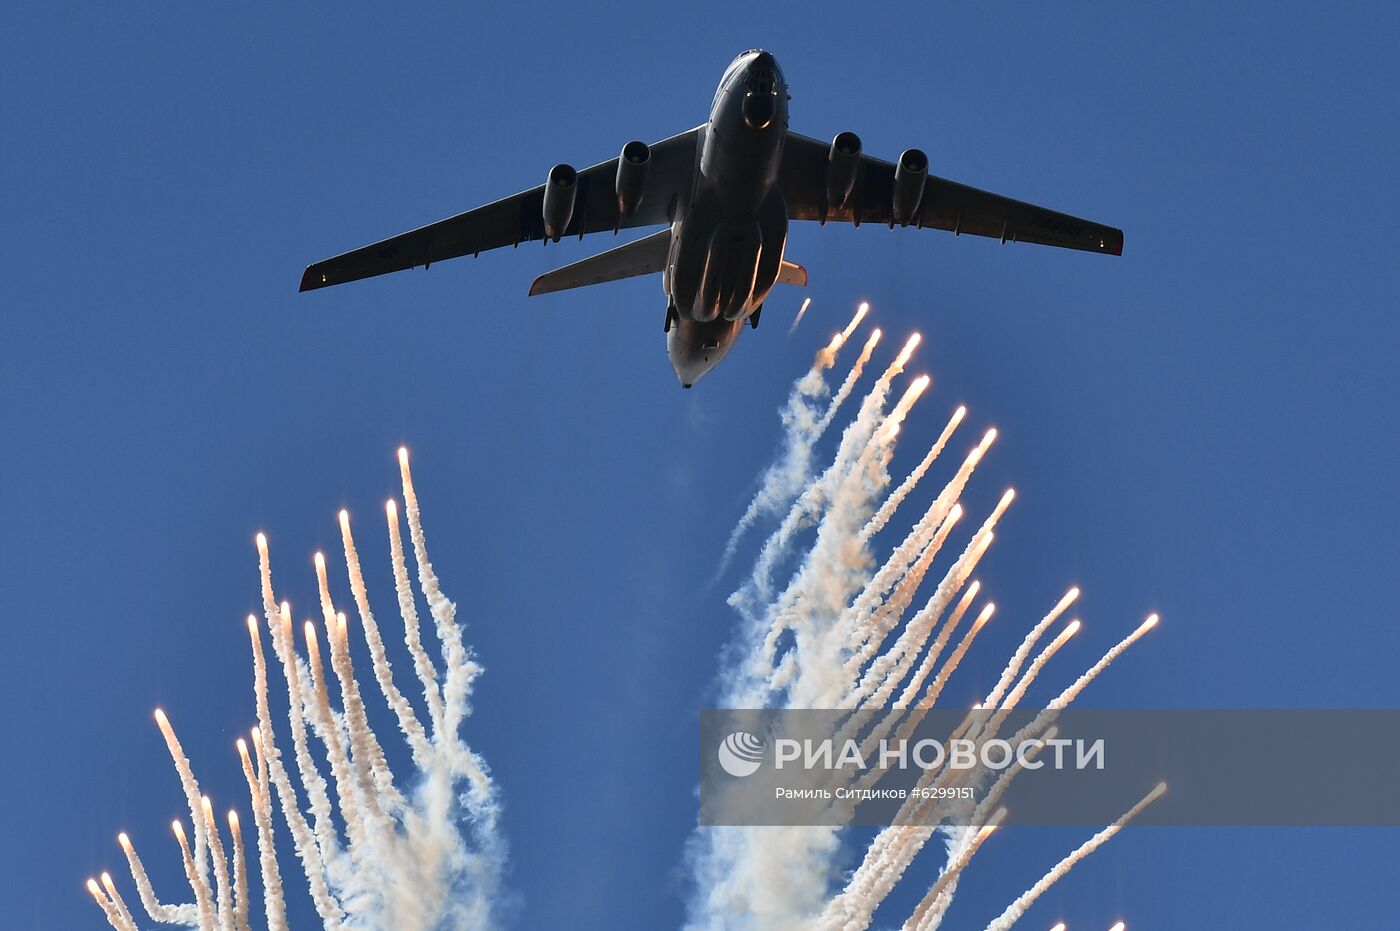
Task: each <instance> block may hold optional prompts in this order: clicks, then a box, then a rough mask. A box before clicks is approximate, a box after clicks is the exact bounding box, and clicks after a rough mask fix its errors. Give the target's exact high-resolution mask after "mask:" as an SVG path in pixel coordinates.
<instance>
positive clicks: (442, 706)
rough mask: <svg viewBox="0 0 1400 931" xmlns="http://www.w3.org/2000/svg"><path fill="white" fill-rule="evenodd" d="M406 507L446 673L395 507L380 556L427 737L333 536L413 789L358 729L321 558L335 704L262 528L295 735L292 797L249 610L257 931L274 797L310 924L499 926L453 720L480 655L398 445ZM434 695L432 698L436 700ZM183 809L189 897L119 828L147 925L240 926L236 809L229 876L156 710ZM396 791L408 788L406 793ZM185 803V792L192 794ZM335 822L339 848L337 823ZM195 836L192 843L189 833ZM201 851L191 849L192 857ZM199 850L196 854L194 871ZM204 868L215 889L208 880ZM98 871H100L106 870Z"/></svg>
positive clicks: (274, 898) (274, 899) (272, 859)
mask: <svg viewBox="0 0 1400 931" xmlns="http://www.w3.org/2000/svg"><path fill="white" fill-rule="evenodd" d="M399 458H400V474H401V477H402V480H403V489H404V499H405V503H406V507H405V510H406V512H407V514H408V522H409V528H410V532H411V534H412V537H413V542H414V551H415V556H416V562H417V566H418V575H419V583H420V589H421V592H422V594H423V596H424V597H425V599H426V600H427V602H428V605H429V608H430V613H431V615H432V617H433V620H434V623H435V625H436V628H437V633H438V640H439V642H440V643H441V644H442V648H443V674H442V676H441V677H439V676H438V674H437V671H436V668H435V666H434V664H433V662H432V660H431V659H430V658H429V657H428V656H427V654H426V651H425V650H424V648H423V646H422V642H421V638H420V635H419V631H418V625H417V608H416V606H415V604H414V593H413V590H412V587H411V584H410V583H409V581H408V569H407V565H406V563H405V560H404V554H403V547H402V541H401V539H400V538H399V534H398V523H397V514H396V511H395V509H394V507H393V506H392V503H391V505H390V506H389V508H388V515H389V518H390V524H389V536H390V548H391V551H392V552H391V560H392V562H393V565H394V571H395V588H396V590H397V594H398V598H399V608H400V614H401V615H403V617H404V622H405V634H404V636H405V642H406V643H407V644H408V647H409V652H410V654H411V655H412V657H413V660H414V670H415V672H416V673H417V674H418V675H419V678H420V680H422V682H423V684H424V695H425V701H426V703H427V704H428V706H429V715H430V718H431V720H432V722H433V734H432V736H431V737H429V735H428V734H426V733H425V732H424V731H423V728H422V726H421V724H419V723H418V720H417V717H416V713H415V712H414V710H413V708H412V705H411V704H410V703H409V702H408V700H407V699H406V698H405V697H404V696H403V695H402V693H400V692H398V690H397V688H396V687H395V686H394V684H393V681H392V670H391V667H390V664H389V661H388V656H387V651H386V650H385V648H384V643H383V639H382V636H381V635H380V633H379V629H378V627H377V625H376V623H375V621H374V619H373V614H372V611H371V608H370V604H369V598H368V593H367V591H366V589H365V584H364V578H363V575H362V573H361V569H360V563H359V552H358V550H357V549H356V547H355V543H354V541H353V539H352V538H351V537H350V534H349V525H348V517H347V515H345V514H344V513H343V512H342V515H341V530H342V542H343V543H344V545H345V549H346V571H347V575H348V576H349V583H350V588H351V591H352V594H353V596H354V598H355V601H356V606H357V608H358V610H359V616H360V618H361V625H362V627H363V628H364V630H365V638H366V641H367V644H368V647H369V652H370V659H371V664H372V666H373V667H374V668H373V673H374V676H375V681H376V682H377V684H378V685H379V690H380V692H381V693H382V694H383V696H384V699H385V702H386V705H387V706H388V707H389V709H390V710H391V711H392V712H394V714H395V715H396V717H397V720H398V723H399V729H400V731H401V732H402V733H403V735H404V739H405V742H406V743H407V744H408V745H409V750H410V752H411V755H412V758H413V761H414V769H415V774H414V778H413V780H412V782H411V783H410V784H409V785H408V786H406V787H405V786H403V785H401V784H399V783H396V781H395V780H394V778H393V774H392V773H391V772H390V770H389V767H388V763H387V760H386V757H385V754H384V750H383V747H382V746H381V745H380V743H379V738H378V736H377V735H376V734H375V733H374V731H373V729H372V728H371V727H370V726H369V717H368V713H367V709H366V707H365V704H364V699H363V697H362V695H361V692H360V686H359V682H358V680H357V679H356V677H355V670H354V666H353V662H352V660H351V654H350V643H349V634H348V624H347V622H346V619H345V615H344V614H340V613H337V612H336V611H335V606H334V604H333V603H332V601H331V597H330V588H329V581H328V578H327V573H326V567H325V561H324V559H322V558H320V556H319V554H318V556H317V559H316V569H317V585H318V589H319V593H320V601H321V607H322V614H323V617H324V618H325V620H326V631H325V633H326V637H327V648H328V650H329V653H330V656H329V661H330V666H331V669H332V670H333V671H334V673H335V676H336V680H337V684H338V685H339V697H340V702H341V705H342V707H341V709H340V710H339V711H337V709H336V708H335V707H333V705H332V696H331V692H330V689H329V687H328V678H327V676H328V673H327V670H326V669H325V668H324V665H323V663H322V658H321V647H320V643H319V640H318V638H317V629H316V627H315V626H313V625H312V624H311V623H310V622H307V625H306V633H307V640H306V650H307V656H306V657H305V658H303V657H302V656H301V655H299V654H298V653H297V652H296V649H295V644H294V642H293V637H292V622H291V610H290V606H289V605H287V604H286V603H285V602H283V603H281V604H278V603H277V601H276V598H275V594H274V590H273V586H272V578H271V567H270V560H269V556H268V551H267V541H266V538H265V537H263V536H262V535H261V534H259V535H258V564H259V576H260V580H261V589H262V595H263V601H264V611H265V613H266V614H267V621H268V626H269V630H270V632H271V634H272V640H273V647H274V650H275V652H276V653H277V659H278V661H279V665H280V667H281V670H282V673H283V676H284V680H285V682H286V685H287V700H288V704H287V709H286V710H287V721H288V725H289V728H290V731H289V732H290V733H291V735H292V743H293V750H294V757H295V760H296V764H297V775H298V776H299V777H300V782H301V791H302V792H303V793H305V799H304V803H305V805H306V810H307V811H308V812H309V813H310V821H308V818H307V815H306V814H304V813H303V809H302V801H301V799H299V797H298V791H297V788H296V787H295V786H294V785H293V784H292V780H291V777H290V775H289V774H288V772H287V769H286V767H285V766H284V765H283V764H282V762H281V754H280V751H279V750H278V748H277V745H276V743H275V738H274V732H273V723H272V713H271V708H270V704H269V699H268V676H267V663H266V658H265V656H264V654H263V650H262V639H261V637H260V636H259V624H258V621H257V619H256V618H254V617H250V618H249V619H248V631H249V639H250V643H251V645H252V658H253V692H254V705H255V709H256V714H257V719H258V726H257V727H256V728H254V729H253V749H254V750H255V751H256V765H255V764H254V758H253V756H250V754H249V749H248V745H247V743H246V742H245V741H244V740H242V739H240V740H238V741H237V743H236V746H237V749H238V757H239V765H240V767H241V769H242V772H243V776H244V780H245V782H246V783H247V784H248V793H249V797H250V799H251V803H252V811H253V820H254V823H255V825H256V828H257V833H256V843H257V847H258V850H257V855H258V862H259V868H260V872H261V877H262V897H263V906H264V907H263V912H264V914H265V918H266V927H267V928H268V931H287V916H286V904H285V900H284V896H283V884H282V877H281V872H280V869H279V865H278V859H277V851H276V832H275V830H274V826H273V817H274V810H273V805H272V793H273V791H276V792H277V795H278V797H279V799H280V801H281V809H282V815H283V819H284V821H285V822H286V824H287V827H288V829H289V831H290V833H291V836H292V840H293V843H294V847H295V849H296V853H297V856H298V859H299V860H300V861H301V865H302V869H303V872H304V874H305V876H306V881H307V891H308V892H309V893H310V895H311V899H312V903H313V905H314V906H315V908H316V911H317V914H318V915H319V916H320V917H321V922H322V924H323V926H324V927H326V928H328V929H348V928H365V929H385V928H390V927H392V928H395V929H403V931H468V929H479V928H491V927H495V926H496V925H497V924H498V908H499V902H500V891H499V890H500V883H501V876H502V871H503V868H504V857H505V847H504V843H503V842H502V841H501V840H500V838H499V836H498V834H497V826H496V823H497V819H498V817H499V803H498V802H497V800H496V792H495V787H494V785H493V784H492V782H491V780H490V777H489V775H488V774H487V771H486V768H485V765H484V763H482V761H481V759H480V758H479V757H478V756H477V755H476V753H475V752H474V751H472V750H471V748H470V747H468V746H467V744H466V743H465V742H464V740H463V739H462V735H461V733H460V731H461V727H462V723H463V721H464V719H465V718H466V716H467V715H468V714H469V713H470V711H471V705H470V698H471V687H472V681H473V679H474V678H475V676H476V675H477V674H478V673H479V672H480V666H479V665H478V664H477V662H476V660H475V658H474V657H473V656H472V653H471V650H470V649H469V648H468V647H467V646H466V644H465V642H464V641H463V639H462V635H461V630H460V627H459V626H458V624H457V621H456V616H455V607H454V606H453V605H452V602H451V601H449V600H448V599H447V597H446V596H445V595H444V594H443V592H442V589H441V586H440V583H439V581H438V578H437V575H436V573H435V572H434V571H433V568H432V566H431V564H430V563H429V562H428V557H427V548H426V542H425V539H424V533H423V527H422V521H421V515H420V510H419V505H418V499H417V495H416V494H415V492H414V489H413V484H412V477H411V475H410V473H409V471H408V461H407V453H406V452H405V451H402V450H401V451H400V457H399ZM435 706H436V707H435ZM156 719H157V724H158V725H159V726H160V728H161V731H162V734H163V736H164V737H165V740H166V745H167V748H168V749H169V750H170V753H171V758H172V760H173V761H174V763H175V768H176V771H177V774H178V775H179V777H180V783H181V787H182V789H183V790H184V793H185V795H186V796H187V801H190V803H191V806H192V815H193V824H194V829H195V839H196V846H194V847H193V849H192V848H191V845H190V843H189V842H188V840H187V839H186V837H185V833H184V828H183V827H182V825H181V823H180V822H178V821H177V822H175V823H174V830H175V833H176V838H177V840H178V841H179V844H180V848H181V859H182V862H183V864H184V867H185V875H186V880H187V881H188V883H189V884H190V888H191V890H192V891H193V893H194V898H195V902H194V903H193V904H190V905H174V906H171V905H163V904H161V903H160V902H159V901H158V900H157V898H156V896H155V891H154V889H152V888H151V884H150V880H149V878H148V877H147V876H146V872H145V869H144V867H143V866H142V864H141V862H140V860H139V858H138V857H137V856H136V852H135V849H134V848H133V847H132V845H131V842H130V839H129V838H128V837H127V836H126V835H125V834H121V835H119V841H120V843H121V846H122V849H123V851H124V852H125V854H126V857H127V862H128V865H129V866H130V867H131V872H132V877H133V879H134V881H135V883H136V888H137V890H138V892H139V893H140V896H141V900H142V903H143V904H144V905H145V906H146V909H147V911H148V912H149V913H150V915H151V917H152V919H153V920H156V921H159V922H162V923H183V924H186V925H188V926H198V927H199V928H200V929H201V931H251V929H252V923H251V921H250V916H251V912H252V907H253V906H252V901H251V899H250V897H249V896H250V893H249V879H248V867H247V862H246V861H247V854H248V851H247V849H246V843H247V841H248V840H249V839H248V838H245V837H244V835H243V833H242V829H241V825H240V824H239V821H238V817H237V815H236V814H235V813H234V812H230V813H229V831H230V837H231V839H232V847H231V854H232V861H233V865H232V871H231V872H230V868H229V860H228V858H227V856H226V849H225V847H224V844H223V841H222V839H221V834H220V831H219V827H218V824H217V822H216V820H215V818H214V813H213V807H212V805H211V804H210V802H209V800H208V799H207V798H205V797H203V796H200V795H199V794H198V793H199V787H198V783H197V782H196V780H195V777H194V771H193V768H192V767H191V766H190V763H189V760H188V759H187V758H186V757H185V754H184V750H183V748H182V747H181V745H180V743H179V740H178V739H177V738H176V736H175V732H174V729H173V728H172V727H171V726H170V723H169V721H168V719H166V717H165V714H164V713H163V712H161V711H157V713H156ZM308 731H312V732H314V734H315V736H316V737H317V738H319V739H320V740H321V742H322V744H323V747H324V750H325V754H326V763H327V764H328V765H329V767H330V769H331V772H332V776H333V777H334V781H335V788H336V797H337V801H338V805H337V806H336V807H335V808H332V806H331V802H330V793H329V787H328V786H327V784H326V781H325V778H324V777H323V776H322V775H321V773H320V771H319V770H318V767H317V762H316V758H315V756H314V755H313V753H312V748H311V747H310V741H309V737H308ZM405 788H406V789H407V791H405ZM191 800H193V801H191ZM337 817H339V819H340V820H341V823H343V825H344V832H345V843H344V844H342V842H341V839H340V834H339V829H338V827H337V823H336V818H337ZM201 838H202V839H203V842H204V846H203V847H202V848H201V847H200V846H199V842H200V839H201ZM201 850H202V852H201ZM201 861H203V864H202V868H201ZM211 876H212V881H213V888H211V887H210V879H211ZM104 882H105V880H104ZM93 888H95V889H97V892H96V894H95V895H94V898H95V899H96V900H97V902H98V904H99V905H100V906H101V907H102V908H103V913H104V915H105V916H106V917H107V918H108V922H109V924H112V926H113V927H115V928H118V929H119V931H135V925H134V923H132V922H131V921H130V920H129V916H127V915H125V914H124V913H123V911H122V910H123V908H124V904H123V903H121V899H120V896H119V895H118V894H117V893H116V891H115V886H113V887H112V890H111V891H109V892H106V893H104V892H103V891H102V888H101V887H100V886H97V885H96V883H95V882H94V884H93Z"/></svg>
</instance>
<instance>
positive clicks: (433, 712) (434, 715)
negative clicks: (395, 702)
mask: <svg viewBox="0 0 1400 931" xmlns="http://www.w3.org/2000/svg"><path fill="white" fill-rule="evenodd" d="M384 513H385V516H386V517H387V518H388V522H389V558H390V561H391V562H392V563H393V565H394V593H395V594H396V595H397V596H398V599H399V616H400V617H402V618H403V632H404V634H403V635H404V645H405V646H407V647H408V652H409V654H410V655H411V656H412V657H413V671H414V672H415V673H417V675H418V681H419V683H420V684H421V685H422V686H423V701H424V702H426V703H427V705H428V718H429V720H431V721H432V722H433V738H434V739H440V738H441V736H442V733H443V728H444V724H443V709H442V690H441V689H440V688H439V687H438V672H437V667H436V666H435V665H433V660H432V657H430V656H429V655H428V651H427V650H425V649H424V648H423V638H422V634H421V632H420V628H419V622H418V606H417V605H416V604H415V603H414V601H413V584H412V583H411V582H410V581H409V580H408V564H407V563H406V562H404V557H403V537H402V536H401V534H400V532H399V509H398V505H396V504H395V503H394V499H393V498H390V499H389V500H388V501H386V502H385V503H384Z"/></svg>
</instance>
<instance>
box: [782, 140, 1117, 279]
mask: <svg viewBox="0 0 1400 931" xmlns="http://www.w3.org/2000/svg"><path fill="white" fill-rule="evenodd" d="M829 164H830V146H828V144H827V143H825V142H821V141H820V140H817V139H812V138H810V137H807V136H799V135H797V134H795V133H789V134H788V137H787V140H786V142H785V145H784V149H783V165H782V171H781V175H780V180H779V183H780V185H781V186H782V189H783V196H784V197H785V198H786V199H787V204H788V216H789V217H790V218H792V219H794V220H817V221H820V222H826V221H837V222H842V223H855V224H856V225H859V224H861V223H884V224H890V225H892V224H893V223H894V222H895V220H894V217H895V213H894V210H895V208H894V202H895V166H894V164H893V163H892V162H887V161H884V160H882V159H877V158H870V157H869V156H866V155H861V156H859V163H858V165H857V167H856V172H855V183H854V186H853V187H852V189H851V192H850V195H849V196H848V197H847V198H846V200H845V202H844V203H841V204H834V203H831V202H830V200H831V199H830V198H829V196H828V172H829V167H828V166H829ZM908 221H909V222H908V225H910V226H916V227H919V228H921V229H923V228H929V229H940V230H947V231H949V232H951V233H955V234H959V235H960V234H962V233H971V234H972V235H974V236H990V237H993V238H996V239H1000V240H1001V241H1002V242H1029V243H1037V244H1039V245H1045V246H1059V247H1061V248H1065V249H1080V250H1083V251H1086V252H1100V253H1104V254H1107V255H1122V254H1123V231H1122V230H1119V229H1115V228H1114V227H1111V226H1104V225H1103V224H1100V223H1095V222H1093V221H1091V220H1084V219H1081V218H1079V217H1074V216H1070V215H1069V214H1066V213H1059V212H1057V211H1054V210H1047V209H1046V208H1044V207H1037V206H1036V205H1034V204H1028V203H1024V202H1023V201H1019V200H1012V199H1011V198H1009V197H1003V196H1001V195H1000V194H992V193H990V192H988V191H980V190H978V189H977V188H974V187H968V186H967V185H965V184H959V183H958V182H956V181H949V180H947V179H946V178H939V177H936V176H934V175H928V176H927V178H926V179H925V180H924V182H923V185H922V194H921V196H919V198H918V206H917V208H915V209H914V210H913V211H912V213H911V214H909V215H908Z"/></svg>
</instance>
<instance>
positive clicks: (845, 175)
mask: <svg viewBox="0 0 1400 931" xmlns="http://www.w3.org/2000/svg"><path fill="white" fill-rule="evenodd" d="M859 167H860V137H859V136H857V135H856V134H855V133H837V134H836V138H835V139H833V140H831V154H830V155H829V156H828V157H827V163H826V203H827V206H829V207H844V206H846V199H847V198H849V197H850V196H851V190H852V189H853V188H854V187H855V186H856V169H857V168H859Z"/></svg>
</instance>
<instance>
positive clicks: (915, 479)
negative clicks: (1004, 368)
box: [860, 407, 967, 539]
mask: <svg viewBox="0 0 1400 931" xmlns="http://www.w3.org/2000/svg"><path fill="white" fill-rule="evenodd" d="M966 416H967V408H966V407H959V408H958V409H957V410H955V411H953V416H952V417H950V418H949V419H948V425H947V426H945V427H944V428H943V432H942V433H940V434H939V435H938V439H937V440H935V441H934V444H933V445H932V446H930V447H929V450H928V452H927V453H925V454H924V458H923V459H921V460H919V464H918V465H917V466H915V467H914V470H913V471H912V472H910V473H909V474H908V475H907V476H906V477H905V479H904V481H902V482H900V483H899V487H898V488H896V489H895V490H894V491H893V492H892V493H891V494H890V496H889V497H888V498H886V499H885V503H884V504H882V505H880V510H878V511H876V512H875V516H874V517H872V518H870V523H868V524H866V525H865V526H864V527H862V528H861V531H860V533H861V536H862V537H865V538H867V539H868V538H869V537H872V536H874V535H875V534H877V533H879V532H880V530H882V529H883V528H884V526H885V525H886V524H888V523H889V522H890V518H891V517H893V516H894V512H895V511H897V510H899V506H900V505H901V504H903V503H904V499H905V498H907V497H909V493H910V492H911V491H913V490H914V488H915V487H916V486H917V485H918V484H919V482H920V481H921V480H922V479H923V477H924V476H925V475H927V474H928V470H929V469H930V468H932V467H933V464H934V462H935V461H936V460H937V459H938V457H939V455H940V454H942V452H943V447H944V446H946V445H947V444H948V440H949V438H951V437H952V435H953V431H954V430H956V429H957V428H958V425H959V424H961V423H962V422H963V418H964V417H966Z"/></svg>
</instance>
